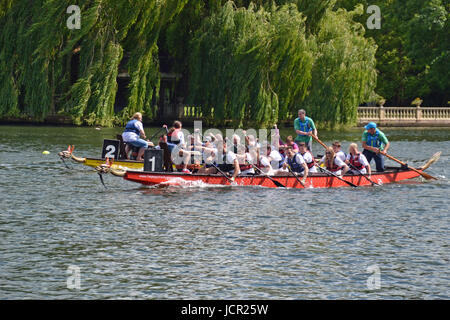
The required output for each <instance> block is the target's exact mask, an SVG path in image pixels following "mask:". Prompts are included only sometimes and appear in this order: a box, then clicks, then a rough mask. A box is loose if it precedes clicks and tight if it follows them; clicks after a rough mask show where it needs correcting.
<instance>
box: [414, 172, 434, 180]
mask: <svg viewBox="0 0 450 320" xmlns="http://www.w3.org/2000/svg"><path fill="white" fill-rule="evenodd" d="M417 173H418V174H420V175H421V176H422V177H424V178H425V179H427V180H432V179H433V180H438V178H436V177H433V176H432V175H429V174H428V173H425V172H421V171H417Z"/></svg>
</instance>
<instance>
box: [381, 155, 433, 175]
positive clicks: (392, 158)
mask: <svg viewBox="0 0 450 320" xmlns="http://www.w3.org/2000/svg"><path fill="white" fill-rule="evenodd" d="M382 154H383V155H385V156H386V157H388V158H389V159H391V160H393V161H395V162H398V163H400V164H401V165H402V166H406V167H407V168H408V169H411V170H412V171H414V172H416V173H418V174H420V175H421V176H422V177H424V178H425V179H427V180H430V179H434V180H438V178H436V177H433V176H432V175H429V174H428V173H425V172H421V171H419V170H417V169H415V168H413V167H410V166H408V165H407V164H406V163H404V162H402V161H400V160H398V159H396V158H394V157H393V156H391V155H389V154H387V153H382Z"/></svg>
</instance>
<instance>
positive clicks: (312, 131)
mask: <svg viewBox="0 0 450 320" xmlns="http://www.w3.org/2000/svg"><path fill="white" fill-rule="evenodd" d="M294 130H295V132H296V133H297V137H296V138H295V142H304V143H305V144H306V145H307V146H308V150H309V151H310V152H312V135H315V136H316V137H317V129H316V126H315V124H314V121H313V120H312V119H311V118H309V117H307V116H306V111H305V110H303V109H300V110H298V118H296V119H295V120H294Z"/></svg>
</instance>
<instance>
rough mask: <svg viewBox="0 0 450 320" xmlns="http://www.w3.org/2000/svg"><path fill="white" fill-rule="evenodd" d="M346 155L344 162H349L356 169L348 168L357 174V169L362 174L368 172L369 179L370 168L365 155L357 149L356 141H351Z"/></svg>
mask: <svg viewBox="0 0 450 320" xmlns="http://www.w3.org/2000/svg"><path fill="white" fill-rule="evenodd" d="M348 152H349V153H348V155H347V159H346V161H345V163H347V164H351V165H352V166H353V167H355V168H356V169H357V171H356V170H355V169H353V168H350V171H351V172H352V173H353V174H359V173H358V171H359V172H360V173H362V174H366V173H369V179H370V176H371V174H372V170H371V169H370V164H369V162H368V161H367V159H366V157H365V156H364V155H363V154H362V153H360V152H359V151H358V145H357V144H356V143H351V144H350V146H349V147H348Z"/></svg>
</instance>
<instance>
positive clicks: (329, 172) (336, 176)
mask: <svg viewBox="0 0 450 320" xmlns="http://www.w3.org/2000/svg"><path fill="white" fill-rule="evenodd" d="M315 166H316V167H317V168H319V169H320V170H322V171H323V172H325V173H326V174H328V175H330V176H333V177H335V178H337V179H339V180H341V181H344V182H345V183H346V184H348V185H349V186H352V187H353V188H357V187H358V186H357V185H356V184H353V183H351V182H350V181H347V180H345V179H342V178H341V177H339V176H338V175H337V174H334V173H333V172H331V171H328V170H327V169H325V168H322V167H321V166H318V165H317V164H315Z"/></svg>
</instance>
